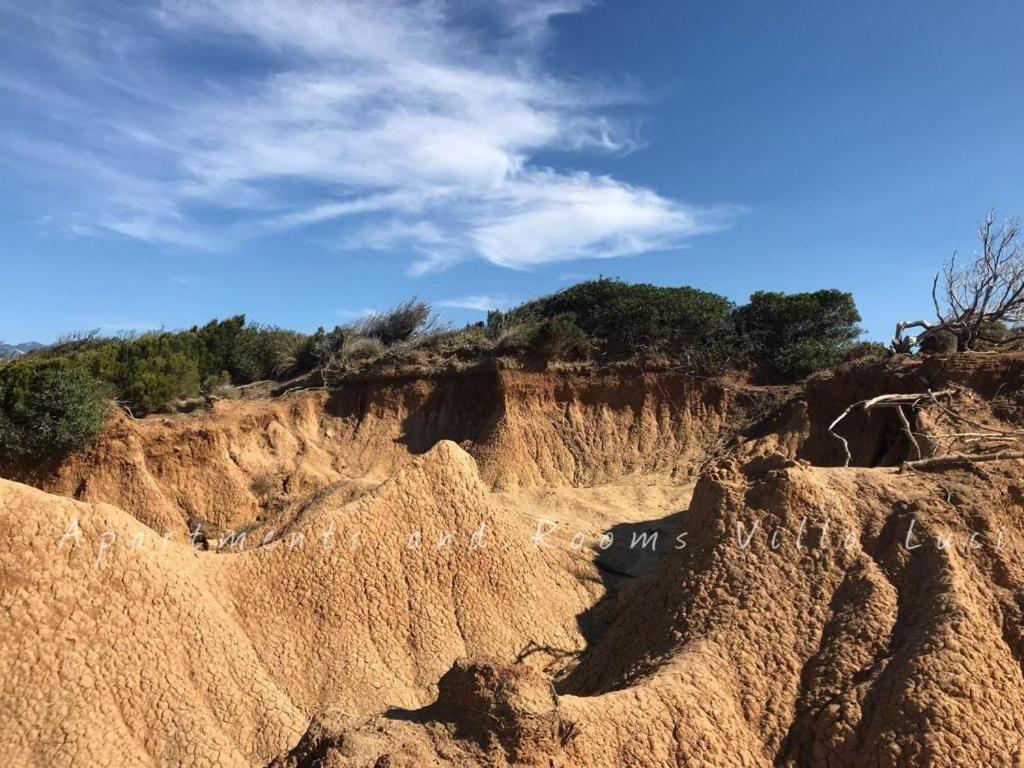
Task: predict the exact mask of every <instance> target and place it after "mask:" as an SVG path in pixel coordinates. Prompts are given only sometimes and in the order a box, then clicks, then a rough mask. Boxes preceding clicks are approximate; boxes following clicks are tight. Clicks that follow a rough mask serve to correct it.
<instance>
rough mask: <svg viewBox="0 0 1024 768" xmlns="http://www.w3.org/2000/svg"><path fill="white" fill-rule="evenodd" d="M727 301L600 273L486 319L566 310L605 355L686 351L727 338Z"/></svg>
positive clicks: (498, 320)
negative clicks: (600, 344)
mask: <svg viewBox="0 0 1024 768" xmlns="http://www.w3.org/2000/svg"><path fill="white" fill-rule="evenodd" d="M732 309H733V305H732V303H731V302H730V301H729V300H728V299H726V298H724V297H722V296H718V295H717V294H714V293H708V292H706V291H699V290H697V289H695V288H689V287H686V286H683V287H680V288H661V287H658V286H654V285H648V284H646V283H639V284H630V283H624V282H622V281H620V280H612V279H609V278H601V279H599V280H591V281H588V282H584V283H579V284H577V285H574V286H572V287H570V288H566V289H565V290H563V291H559V292H558V293H555V294H552V295H551V296H546V297H544V298H541V299H537V300H535V301H531V302H528V303H527V304H523V305H522V306H520V307H517V308H516V309H514V310H512V311H510V312H509V313H507V314H506V315H504V316H499V315H495V316H494V318H493V320H492V318H488V321H489V325H491V326H498V325H499V324H502V323H511V324H518V323H522V322H524V321H529V320H531V319H532V320H543V319H545V318H551V317H555V316H557V315H562V314H565V313H571V314H572V315H574V316H575V323H576V325H578V326H579V328H580V329H581V330H582V331H583V332H584V333H585V334H586V335H587V336H589V337H590V338H592V339H596V340H599V341H601V342H602V343H603V344H604V351H605V354H606V355H608V356H610V357H628V356H631V355H634V354H636V353H637V352H639V351H642V350H659V351H667V352H676V353H686V352H688V351H692V350H700V351H701V352H702V353H706V352H708V351H713V350H715V349H716V348H719V347H722V346H723V345H724V344H726V343H727V341H728V337H729V334H730V331H731V328H730V323H729V318H730V313H731V312H732Z"/></svg>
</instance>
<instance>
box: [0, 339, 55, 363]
mask: <svg viewBox="0 0 1024 768" xmlns="http://www.w3.org/2000/svg"><path fill="white" fill-rule="evenodd" d="M44 346H45V345H44V344H40V343H39V342H38V341H26V342H25V343H24V344H4V343H3V342H2V341H0V359H3V358H8V357H18V356H19V355H24V354H25V353H26V352H31V351H32V350H34V349H41V348H42V347H44Z"/></svg>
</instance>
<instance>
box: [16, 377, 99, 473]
mask: <svg viewBox="0 0 1024 768" xmlns="http://www.w3.org/2000/svg"><path fill="white" fill-rule="evenodd" d="M110 394H111V393H110V389H109V387H108V386H107V385H105V384H103V383H102V382H100V381H98V380H97V379H95V378H94V377H93V376H92V375H90V374H89V372H88V371H87V370H86V369H85V367H84V366H82V365H80V364H78V363H75V362H73V361H71V360H66V359H54V360H47V359H40V360H20V361H17V362H13V363H11V364H9V365H6V366H4V367H3V368H0V454H2V455H4V456H6V457H9V458H27V459H33V460H45V459H50V458H58V457H61V456H63V455H65V454H67V453H69V452H72V451H77V450H81V449H82V448H84V447H86V446H87V445H88V444H89V443H90V442H91V441H92V440H93V439H94V438H95V437H96V436H97V435H98V434H99V433H100V432H101V431H102V430H103V427H104V424H105V422H106V419H107V416H108V415H109V410H110V404H109V397H110Z"/></svg>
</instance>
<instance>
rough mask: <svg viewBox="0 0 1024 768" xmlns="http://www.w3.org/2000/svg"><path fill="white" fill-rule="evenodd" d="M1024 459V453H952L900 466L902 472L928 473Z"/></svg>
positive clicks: (904, 463) (907, 462)
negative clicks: (933, 470)
mask: <svg viewBox="0 0 1024 768" xmlns="http://www.w3.org/2000/svg"><path fill="white" fill-rule="evenodd" d="M1011 459H1024V451H996V452H994V453H950V454H947V455H945V456H933V457H932V458H929V459H918V460H916V461H904V462H903V463H902V464H900V472H903V471H905V470H908V469H912V470H918V471H927V470H929V469H948V468H949V467H963V466H970V465H973V464H978V463H979V462H984V461H1009V460H1011Z"/></svg>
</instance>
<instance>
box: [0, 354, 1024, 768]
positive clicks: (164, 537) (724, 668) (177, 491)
mask: <svg viewBox="0 0 1024 768" xmlns="http://www.w3.org/2000/svg"><path fill="white" fill-rule="evenodd" d="M1022 370H1024V361H1022V358H1021V357H1019V356H1012V355H1001V356H985V357H984V358H974V359H973V360H972V359H971V358H970V357H962V356H961V357H958V358H950V359H948V360H942V359H934V358H933V359H922V360H917V361H912V362H901V363H899V364H891V365H887V366H881V367H879V366H876V367H874V368H871V367H870V366H867V367H862V368H853V369H848V370H840V371H838V372H836V373H834V374H832V375H830V376H826V377H821V378H819V379H815V380H812V381H811V382H810V383H809V384H808V387H807V390H806V392H805V393H802V394H799V395H798V396H797V397H796V398H795V399H793V400H792V401H790V402H787V403H785V404H784V405H782V406H781V407H780V408H776V407H775V406H776V405H778V402H779V401H780V400H781V399H785V398H784V397H783V398H775V399H773V398H772V396H771V393H767V394H766V393H764V392H761V391H757V390H756V388H751V389H749V390H744V389H743V387H742V386H737V385H734V384H729V385H726V384H724V383H722V382H707V381H688V380H685V379H684V378H682V377H678V376H675V375H674V374H673V375H668V374H645V375H644V376H641V377H636V376H634V377H627V376H619V377H608V378H605V379H601V380H587V379H585V378H583V377H580V376H575V377H574V376H562V377H559V376H556V375H548V374H532V375H531V374H524V373H516V374H515V375H508V376H502V375H499V376H493V375H491V376H489V377H477V378H473V377H469V378H466V379H464V380H460V381H457V382H445V381H440V382H438V381H423V380H415V379H409V380H402V381H391V382H368V383H363V384H360V385H358V386H353V388H351V389H350V390H349V391H347V392H342V393H336V394H335V395H332V396H328V395H326V394H322V393H304V394H299V395H297V396H292V397H288V398H282V399H279V400H272V401H266V402H257V403H226V404H218V405H217V407H216V408H215V410H214V412H213V413H211V414H206V415H201V416H182V417H173V418H167V419H163V418H157V419H147V420H145V421H144V422H122V423H121V424H119V425H117V426H116V427H115V429H114V430H113V431H112V432H111V434H110V435H109V436H108V437H107V438H105V439H104V441H102V442H101V443H100V444H99V445H97V446H96V447H95V448H93V449H92V450H91V451H89V452H88V453H87V454H84V455H82V456H79V457H75V458H74V459H73V460H71V461H70V462H68V463H66V464H65V465H64V466H62V467H58V468H56V469H54V470H53V471H51V472H50V473H49V474H46V475H45V476H43V475H40V476H38V477H35V478H32V477H26V476H21V479H23V480H24V479H32V480H33V482H34V483H35V484H37V485H40V486H42V487H43V488H44V489H45V490H41V489H37V488H32V487H29V486H28V485H23V484H19V483H17V482H13V481H0V587H2V596H0V611H2V616H3V619H4V620H3V623H2V624H0V681H2V682H0V685H2V688H0V696H2V699H0V701H2V706H0V756H2V758H3V763H4V764H5V765H16V766H20V765H26V766H52V765H68V766H104V765H110V766H115V765H117V766H120V765H138V766H186V765H210V766H214V765H217V766H220V765H226V766H235V765H237V766H269V765H273V766H278V767H279V768H283V767H284V766H310V767H313V766H353V767H354V766H368V767H369V766H409V767H410V768H411V767H412V766H444V765H459V766H477V765H487V766H502V765H524V766H525V765H530V766H566V767H567V768H569V767H572V766H609V767H611V766H638V767H639V766H678V765H687V766H689V765H694V766H698V765H714V766H718V765H730V766H732V765H750V766H770V765H779V766H806V765H824V766H860V765H878V766H900V765H941V766H955V765H993V766H1003V765H1005V766H1015V765H1021V764H1024V665H1022V663H1024V631H1022V624H1021V620H1022V612H1024V564H1022V563H1024V561H1022V559H1021V558H1022V555H1024V491H1022V490H1021V489H1022V488H1024V471H1022V467H1021V465H1020V462H1000V463H994V464H991V465H988V467H987V469H986V471H985V472H984V473H981V472H972V471H968V470H963V469H957V470H953V471H947V472H942V473H928V474H925V473H909V472H908V473H899V472H897V471H896V470H895V469H894V468H892V467H889V466H885V464H886V463H887V462H888V460H889V457H891V456H893V455H896V454H897V453H898V450H899V445H898V443H897V442H895V441H896V440H898V439H899V435H895V436H894V434H893V432H892V430H891V429H890V428H889V427H888V426H887V425H886V424H885V423H884V422H883V421H882V419H883V418H884V417H883V416H877V415H871V416H870V417H863V419H862V420H861V421H857V420H855V419H854V420H851V423H850V425H849V429H850V430H851V432H850V435H849V436H850V438H851V440H850V444H851V449H852V453H853V458H854V461H853V464H854V466H851V467H849V468H842V467H838V466H835V465H836V464H837V463H839V462H838V459H837V454H836V446H835V445H833V444H832V443H831V442H830V441H829V439H828V438H827V435H824V434H823V432H822V429H823V426H822V425H823V424H827V423H828V421H829V420H831V419H832V418H834V417H835V415H836V412H835V411H836V409H837V408H838V409H839V410H840V411H841V410H842V408H843V407H845V406H846V405H848V404H849V403H850V402H853V401H855V400H857V399H860V398H864V397H870V396H873V395H875V394H880V393H882V392H900V391H904V392H906V391H917V389H919V388H920V387H921V382H922V380H927V383H928V384H929V385H930V386H936V387H937V386H940V385H945V384H950V383H951V384H955V385H957V386H959V387H962V388H963V390H964V394H963V395H962V400H963V403H964V407H970V408H971V409H973V410H972V411H971V413H972V414H973V416H974V417H976V418H978V419H982V420H984V421H985V422H986V423H990V424H997V423H998V424H1003V425H1008V426H1013V427H1016V428H1020V427H1021V426H1022V424H1021V422H1022V421H1024V419H1021V417H1020V414H1021V413H1022V409H1021V404H1020V401H1019V396H1020V383H1021V382H1020V378H1021V371H1022ZM659 377H660V378H659ZM786 394H787V395H788V394H789V393H786ZM758 409H760V413H758ZM758 415H760V416H761V417H762V418H760V419H757V418H751V417H752V416H754V417H756V416H758ZM59 494H65V495H59ZM691 495H692V499H691ZM67 496H77V497H78V498H79V499H81V500H73V499H71V498H68V497H67ZM197 519H201V520H203V521H204V524H206V525H208V528H207V529H206V532H207V533H208V534H209V536H210V542H211V543H210V545H209V546H210V549H208V550H206V549H197V548H196V547H194V546H193V545H192V543H191V542H190V541H189V535H188V533H189V530H190V528H191V525H190V523H192V522H194V521H195V520H197ZM545 521H547V522H545ZM228 531H232V532H233V533H232V534H231V535H230V536H228V537H227V538H224V539H222V540H220V541H219V542H218V544H219V548H218V546H216V545H215V544H213V541H214V535H215V534H225V533H227V532H228ZM243 533H244V537H243ZM609 535H610V539H609V538H607V537H609ZM538 544H541V545H543V546H538Z"/></svg>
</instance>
